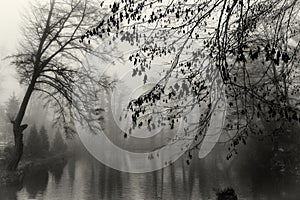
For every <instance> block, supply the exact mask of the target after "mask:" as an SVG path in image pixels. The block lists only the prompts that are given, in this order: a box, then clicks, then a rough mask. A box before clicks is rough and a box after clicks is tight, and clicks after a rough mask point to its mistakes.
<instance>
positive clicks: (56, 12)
mask: <svg viewBox="0 0 300 200" xmlns="http://www.w3.org/2000/svg"><path fill="white" fill-rule="evenodd" d="M95 5H96V4H95V3H94V2H93V1H87V0H86V1H79V0H51V1H49V2H48V3H38V2H37V3H36V4H35V5H32V8H31V10H30V11H31V13H29V14H28V15H27V16H26V18H25V20H24V23H23V38H22V40H21V41H20V43H19V47H18V50H17V52H16V53H15V54H14V55H12V56H9V57H8V58H10V59H11V60H12V64H14V65H15V66H16V69H17V72H18V74H19V78H20V83H22V84H25V85H26V86H27V88H26V92H25V95H24V98H23V99H22V101H21V105H20V108H19V110H18V112H17V115H16V117H15V118H14V119H13V120H12V124H13V133H14V142H15V152H16V153H15V156H14V158H13V159H12V162H11V163H10V164H9V166H8V169H9V170H15V169H16V168H17V166H18V163H19V161H20V159H21V156H22V154H23V131H24V130H25V129H26V127H27V124H22V121H23V118H24V115H25V112H26V108H27V105H28V102H29V100H30V98H31V96H32V94H33V92H34V91H36V92H40V93H39V94H41V99H43V100H45V102H46V103H47V104H51V105H52V107H53V108H55V114H56V115H55V116H56V119H55V122H56V123H58V125H59V124H60V123H61V122H62V124H63V126H64V128H65V131H66V132H67V133H72V129H71V128H70V126H69V124H70V123H69V122H70V120H68V119H70V118H73V117H74V116H75V115H73V114H70V112H69V111H70V107H73V108H75V110H77V111H78V113H77V114H78V115H79V117H78V118H81V119H84V120H87V118H88V117H89V116H86V115H85V114H84V113H83V112H82V110H80V107H79V105H78V104H85V103H86V100H85V98H86V97H88V96H91V95H93V96H95V94H97V91H98V90H101V89H102V88H106V87H109V82H110V81H109V79H108V78H107V77H104V76H95V75H93V73H92V70H91V69H90V68H88V67H85V68H84V67H82V66H83V64H84V62H83V59H82V58H83V54H85V53H86V54H92V55H96V56H98V57H100V58H101V59H104V60H106V61H107V60H108V59H109V56H107V55H108V54H107V52H109V51H110V50H109V49H107V48H104V47H103V48H99V49H98V50H100V51H96V50H95V48H93V47H92V46H91V45H88V44H87V43H79V42H78V40H79V39H80V37H81V35H82V33H83V32H84V31H85V30H87V29H88V28H89V27H91V26H92V25H93V22H94V21H95V20H96V19H99V15H102V13H103V12H102V10H101V9H98V6H95ZM91 85H92V86H94V87H93V88H92V87H91ZM74 88H77V90H75V89H74ZM92 89H93V90H94V91H93V92H90V93H89V91H91V90H92ZM87 106H88V105H87ZM87 121H88V120H87Z"/></svg>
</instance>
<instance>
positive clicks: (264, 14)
mask: <svg viewBox="0 0 300 200" xmlns="http://www.w3.org/2000/svg"><path fill="white" fill-rule="evenodd" d="M104 7H105V5H104ZM107 7H108V8H110V9H111V11H112V12H111V13H112V14H111V15H109V16H107V18H105V19H103V20H102V21H100V23H99V25H98V26H95V27H94V28H93V29H91V30H90V31H88V32H86V33H85V34H84V35H83V39H84V38H89V37H91V36H93V35H99V36H100V37H103V35H106V34H107V35H110V34H112V33H114V37H115V36H116V37H118V38H119V39H120V41H122V42H128V43H130V44H132V45H136V46H137V47H138V48H137V49H138V50H137V51H136V52H134V53H133V54H132V55H131V56H130V57H129V60H130V61H132V64H133V68H134V69H133V76H136V75H143V76H145V80H146V79H147V76H146V74H147V71H148V70H151V64H152V63H153V60H155V59H158V58H167V56H169V57H171V58H172V59H171V60H170V62H168V64H167V65H166V67H167V68H168V69H167V70H165V74H164V75H163V76H162V78H161V80H160V81H159V82H157V84H156V86H155V87H153V89H152V90H151V91H150V92H148V93H147V94H144V95H142V96H140V97H139V98H138V99H136V100H133V101H132V102H130V103H129V106H128V108H129V110H131V112H132V113H133V114H132V115H129V116H130V117H132V120H133V122H134V123H133V128H134V127H136V126H138V125H139V124H142V123H143V122H144V123H145V122H146V123H147V121H148V123H151V116H149V114H148V113H149V112H146V111H145V110H149V109H152V108H153V107H154V106H155V105H156V103H157V102H162V101H163V102H166V101H168V102H174V103H173V105H174V106H173V107H171V108H170V105H168V107H167V108H166V109H164V110H163V111H162V112H163V113H164V115H163V116H164V117H163V118H162V120H160V122H164V121H168V123H166V124H170V125H171V127H173V125H174V123H175V122H176V119H178V118H180V117H182V116H184V114H185V113H186V111H187V110H188V109H190V108H193V107H194V106H195V105H201V108H202V109H201V112H202V113H201V115H200V116H201V117H200V118H199V123H198V124H197V126H196V127H195V129H194V130H196V131H197V132H198V134H196V135H195V144H194V145H193V148H197V147H198V145H199V144H200V142H201V141H202V140H201V138H203V137H204V136H205V131H206V130H207V128H208V127H209V122H210V119H211V116H212V113H213V111H214V110H215V109H216V107H217V106H216V105H217V104H218V103H217V102H218V101H215V100H214V99H215V97H214V96H225V97H226V98H225V99H226V102H227V103H226V104H228V106H227V109H226V110H228V112H227V113H228V115H227V120H226V123H224V124H223V126H224V127H223V129H222V130H223V131H224V132H227V133H228V134H229V135H230V137H229V144H230V146H229V151H230V153H229V157H231V156H232V153H234V152H236V146H237V145H238V144H239V143H241V142H242V143H246V139H247V137H248V135H249V133H253V134H254V135H257V134H261V133H262V131H261V130H260V128H255V126H253V125H254V124H255V122H257V120H260V119H261V118H263V119H264V120H269V121H270V120H271V121H278V120H280V123H278V124H279V126H278V127H277V128H279V127H281V128H282V127H284V124H285V123H286V122H290V121H292V120H294V121H298V120H299V108H298V107H297V105H298V104H299V95H296V94H299V87H300V86H299V83H296V78H295V77H297V76H298V73H299V70H298V71H297V65H298V64H299V59H298V58H297V56H298V54H299V53H298V52H299V44H300V43H299V34H300V32H299V28H298V25H297V24H299V22H300V21H299V14H298V13H299V12H298V11H299V9H300V4H299V1H297V0H273V1H266V0H204V1H203V0H198V1H189V0H174V1H169V2H163V1H161V0H146V1H131V0H129V1H126V0H125V1H123V0H122V1H115V2H113V3H111V4H109V5H107ZM172 78H176V79H177V80H178V81H177V82H176V83H172V84H170V81H169V80H170V79H172ZM170 88H171V89H170ZM216 93H217V95H216ZM296 96H297V98H295V97H296ZM186 97H189V98H190V99H191V101H189V102H188V103H185V104H182V101H185V98H186ZM223 98H224V97H223ZM203 104H206V106H203ZM144 113H147V114H148V116H145V115H144ZM228 116H231V119H229V117H228ZM232 118H233V119H232ZM149 120H150V122H149ZM232 132H234V134H231V133H232Z"/></svg>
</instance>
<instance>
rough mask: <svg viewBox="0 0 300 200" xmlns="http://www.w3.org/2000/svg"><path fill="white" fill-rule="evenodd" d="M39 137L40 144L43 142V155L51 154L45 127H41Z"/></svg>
mask: <svg viewBox="0 0 300 200" xmlns="http://www.w3.org/2000/svg"><path fill="white" fill-rule="evenodd" d="M39 136H40V142H41V144H40V146H41V154H42V155H44V156H46V155H47V154H48V153H49V148H50V145H49V139H48V135H47V130H46V128H45V127H44V126H42V127H41V129H40V132H39Z"/></svg>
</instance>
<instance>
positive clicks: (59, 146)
mask: <svg viewBox="0 0 300 200" xmlns="http://www.w3.org/2000/svg"><path fill="white" fill-rule="evenodd" d="M67 148H68V147H67V145H66V143H65V142H64V139H63V138H62V135H61V133H60V132H59V131H57V132H56V134H55V137H54V140H53V145H52V148H51V152H52V153H53V154H58V153H63V152H65V151H66V150H67Z"/></svg>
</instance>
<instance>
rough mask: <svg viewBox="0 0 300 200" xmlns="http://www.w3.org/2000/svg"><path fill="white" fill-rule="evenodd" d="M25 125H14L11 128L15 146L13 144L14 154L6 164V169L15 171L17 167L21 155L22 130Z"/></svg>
mask: <svg viewBox="0 0 300 200" xmlns="http://www.w3.org/2000/svg"><path fill="white" fill-rule="evenodd" d="M26 127H27V125H23V126H21V127H15V126H14V129H13V132H14V139H15V146H14V154H13V157H12V158H11V161H10V163H9V164H8V167H7V168H8V170H10V171H15V170H16V169H17V167H18V164H19V162H20V160H21V158H22V155H23V146H24V144H23V131H24V130H25V128H26Z"/></svg>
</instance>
